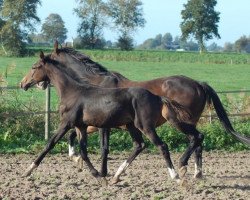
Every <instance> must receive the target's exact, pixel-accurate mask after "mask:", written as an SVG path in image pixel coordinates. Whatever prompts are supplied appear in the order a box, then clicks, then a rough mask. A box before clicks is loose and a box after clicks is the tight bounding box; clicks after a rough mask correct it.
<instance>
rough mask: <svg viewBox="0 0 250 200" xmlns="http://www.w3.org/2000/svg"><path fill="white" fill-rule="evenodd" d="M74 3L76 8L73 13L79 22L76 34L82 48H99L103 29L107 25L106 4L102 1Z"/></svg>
mask: <svg viewBox="0 0 250 200" xmlns="http://www.w3.org/2000/svg"><path fill="white" fill-rule="evenodd" d="M76 1H77V2H78V7H77V8H75V9H74V11H75V13H76V15H77V16H78V17H79V18H80V20H81V22H80V24H79V27H78V30H77V32H78V36H79V38H80V39H81V43H82V47H84V48H92V49H93V48H99V47H100V44H101V41H102V40H103V39H102V35H103V28H104V27H105V26H106V25H107V24H106V21H107V12H106V10H107V7H106V4H105V3H104V2H103V1H102V0H76ZM101 46H102V45H101Z"/></svg>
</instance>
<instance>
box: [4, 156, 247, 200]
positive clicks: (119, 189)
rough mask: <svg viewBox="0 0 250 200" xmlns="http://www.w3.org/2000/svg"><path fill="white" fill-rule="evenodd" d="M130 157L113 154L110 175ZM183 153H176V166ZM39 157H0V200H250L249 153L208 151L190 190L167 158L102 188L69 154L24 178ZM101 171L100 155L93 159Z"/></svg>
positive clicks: (141, 162) (149, 160) (142, 160)
mask: <svg viewBox="0 0 250 200" xmlns="http://www.w3.org/2000/svg"><path fill="white" fill-rule="evenodd" d="M127 156H128V154H127V153H122V154H120V155H112V154H111V155H110V160H109V176H108V180H111V178H112V176H113V175H114V173H115V172H116V170H117V168H118V167H119V166H120V164H121V163H122V162H123V161H124V159H125V158H126V157H127ZM179 156H180V154H172V158H173V162H174V163H175V165H177V163H178V158H179ZM35 157H36V155H25V154H22V155H0V199H6V200H7V199H36V200H38V199H117V200H120V199H154V200H158V199H171V200H172V199H190V200H191V199H192V200H195V199H206V200H207V199H230V200H235V199H238V200H248V199H250V151H244V152H237V153H230V152H215V151H213V152H205V153H204V165H203V171H204V178H203V179H202V180H194V179H193V178H192V176H193V171H194V163H193V158H191V161H190V163H189V167H188V173H187V181H188V185H187V186H186V187H184V186H180V185H178V184H177V183H175V182H174V181H172V180H171V179H170V176H169V174H168V171H167V169H166V167H165V163H164V160H163V158H162V157H161V156H160V155H155V154H147V153H145V154H142V155H139V157H138V158H137V159H136V160H135V161H134V163H133V164H132V165H131V166H130V167H129V168H128V169H127V171H126V173H125V174H123V176H122V181H121V182H119V183H117V184H116V185H108V186H106V187H105V186H102V185H101V184H100V183H99V182H98V181H97V180H96V179H95V178H93V177H92V176H91V175H90V173H89V171H88V170H87V168H86V167H85V166H84V169H83V171H82V172H79V171H78V168H77V166H76V163H73V162H72V161H71V160H69V158H68V157H67V155H66V154H57V155H49V156H47V157H46V158H45V159H44V161H43V162H42V164H41V165H40V166H39V167H38V168H37V169H36V170H35V171H34V172H33V174H32V175H31V176H30V177H26V178H22V177H21V175H22V173H23V172H24V171H25V169H26V168H27V167H28V166H29V165H30V164H31V162H32V161H33V159H34V158H35ZM90 158H91V159H92V161H93V163H94V165H95V166H97V167H98V169H99V165H100V164H99V163H100V159H99V155H90Z"/></svg>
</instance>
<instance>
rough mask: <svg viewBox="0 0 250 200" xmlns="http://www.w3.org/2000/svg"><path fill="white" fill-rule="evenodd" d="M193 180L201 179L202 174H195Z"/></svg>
mask: <svg viewBox="0 0 250 200" xmlns="http://www.w3.org/2000/svg"><path fill="white" fill-rule="evenodd" d="M194 178H195V179H202V172H201V171H199V172H197V173H196V174H195V175H194Z"/></svg>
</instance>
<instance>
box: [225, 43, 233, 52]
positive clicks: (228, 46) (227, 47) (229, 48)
mask: <svg viewBox="0 0 250 200" xmlns="http://www.w3.org/2000/svg"><path fill="white" fill-rule="evenodd" d="M223 51H224V52H233V51H234V45H233V44H232V43H230V42H226V43H225V44H224V47H223Z"/></svg>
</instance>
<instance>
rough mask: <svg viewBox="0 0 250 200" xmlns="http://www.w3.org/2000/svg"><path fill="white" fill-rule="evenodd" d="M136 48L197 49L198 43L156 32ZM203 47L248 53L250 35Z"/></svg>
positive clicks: (211, 50)
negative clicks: (233, 40) (221, 44)
mask: <svg viewBox="0 0 250 200" xmlns="http://www.w3.org/2000/svg"><path fill="white" fill-rule="evenodd" d="M136 48H137V49H146V50H147V49H154V50H177V51H178V50H180V51H199V44H198V43H197V42H196V41H194V40H193V39H190V40H182V39H181V37H180V36H175V37H173V36H172V34H171V33H165V34H164V35H162V34H158V35H156V36H155V37H154V38H149V39H146V40H145V41H144V42H143V43H142V44H140V45H138V46H137V47H136ZM205 49H206V50H207V51H210V52H237V53H250V36H248V37H247V36H245V35H243V36H241V37H240V38H239V39H237V40H236V41H235V42H233V43H231V42H226V43H225V44H224V45H223V46H220V45H218V44H216V43H215V42H213V43H211V44H210V45H205Z"/></svg>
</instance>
